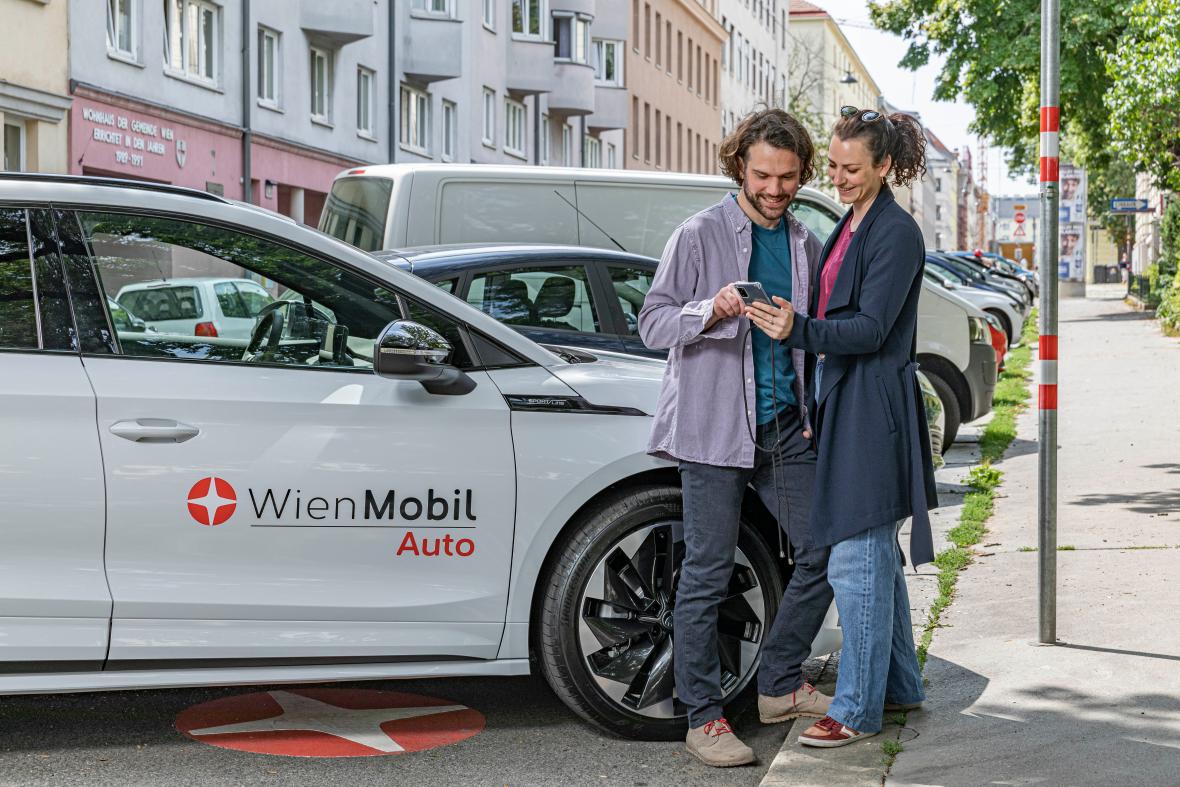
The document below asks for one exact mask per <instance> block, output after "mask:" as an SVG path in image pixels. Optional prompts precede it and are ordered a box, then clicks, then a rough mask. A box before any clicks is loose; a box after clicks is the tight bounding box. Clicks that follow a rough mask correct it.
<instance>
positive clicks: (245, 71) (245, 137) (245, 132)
mask: <svg viewBox="0 0 1180 787" xmlns="http://www.w3.org/2000/svg"><path fill="white" fill-rule="evenodd" d="M252 38H253V37H252V36H251V34H250V0H242V201H243V202H254V175H253V172H252V171H251V170H252V167H251V164H252V162H253V159H254V153H253V152H252V150H251V148H252V147H253V142H254V133H253V131H251V128H250V107H251V105H252V104H253V102H254V91H252V90H251V89H250V42H251V40H252Z"/></svg>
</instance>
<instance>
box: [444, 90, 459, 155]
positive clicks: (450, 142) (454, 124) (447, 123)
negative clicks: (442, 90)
mask: <svg viewBox="0 0 1180 787" xmlns="http://www.w3.org/2000/svg"><path fill="white" fill-rule="evenodd" d="M442 113H443V151H442V157H443V161H454V160H455V148H456V147H458V140H459V108H458V106H456V104H455V102H454V101H444V102H442Z"/></svg>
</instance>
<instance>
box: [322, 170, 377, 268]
mask: <svg viewBox="0 0 1180 787" xmlns="http://www.w3.org/2000/svg"><path fill="white" fill-rule="evenodd" d="M392 193H393V180H392V179H391V178H373V177H367V178H365V177H356V178H341V179H339V180H337V181H336V182H335V183H333V184H332V193H331V194H329V195H328V201H327V203H326V204H325V205H324V214H323V216H322V217H321V219H320V230H321V231H323V232H326V233H328V234H329V235H331V236H333V237H335V238H339V239H340V240H342V241H344V242H345V243H351V244H352V245H353V246H356V247H357V248H358V249H363V250H364V251H376V250H377V249H380V248H381V247H382V245H383V243H384V241H385V216H386V213H387V212H388V211H389V197H390V195H391V194H392Z"/></svg>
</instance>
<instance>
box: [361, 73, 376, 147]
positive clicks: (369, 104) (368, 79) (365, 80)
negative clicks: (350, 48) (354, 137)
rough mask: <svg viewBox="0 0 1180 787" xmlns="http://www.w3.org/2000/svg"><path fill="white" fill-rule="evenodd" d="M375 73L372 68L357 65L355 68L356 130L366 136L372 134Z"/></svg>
mask: <svg viewBox="0 0 1180 787" xmlns="http://www.w3.org/2000/svg"><path fill="white" fill-rule="evenodd" d="M376 86H377V75H376V73H374V72H373V70H372V69H368V68H365V67H364V66H358V67H357V70H356V130H357V133H359V134H363V135H365V136H366V137H371V136H373V115H374V112H373V108H374V105H375V104H376V103H377V99H376V92H377V91H376Z"/></svg>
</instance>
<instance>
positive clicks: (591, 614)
mask: <svg viewBox="0 0 1180 787" xmlns="http://www.w3.org/2000/svg"><path fill="white" fill-rule="evenodd" d="M681 505H682V504H681V495H680V489H679V487H675V486H648V487H638V488H633V489H627V490H624V491H622V492H620V493H619V494H618V495H616V496H614V497H612V498H609V499H606V500H603V501H602V502H601V503H600V504H599V505H596V506H595V507H594V510H593V511H591V512H589V513H588V514H586V515H584V516H583V518H582V519H581V521H579V522H577V523H576V524H575V526H574V527H573V528H571V529H570V531H569V532H568V533H567V535H566V536H565V537H564V538H563V540H562V541H561V543H559V544H557V545H556V546H555V549H554V552H553V554H552V556H551V561H550V565H549V566H548V568H547V570H546V572H545V573H544V575H543V576H542V579H541V585H540V588H539V594H538V601H537V609H536V610H535V614H536V615H537V616H538V617H537V621H538V623H537V626H536V628H535V630H534V631H535V637H536V641H535V642H534V652H535V654H536V656H537V660H538V662H539V664H540V667H541V674H543V675H544V676H545V679H546V680H547V681H548V682H549V685H550V686H551V687H552V688H553V691H554V693H556V694H557V696H558V697H559V698H560V699H561V700H562V702H564V703H565V704H566V705H568V706H569V707H570V709H571V710H573V711H574V712H575V713H577V714H578V715H579V716H581V717H582V718H584V719H586V720H587V721H589V722H591V723H592V724H594V725H596V726H598V727H600V728H602V729H603V730H606V731H607V732H610V733H612V734H614V735H619V736H622V737H625V738H635V739H641V740H677V739H681V740H682V739H683V738H684V735H685V732H686V731H687V727H688V722H687V716H686V713H685V709H684V706H683V705H681V704H680V703H679V701H677V700H674V699H673V678H672V659H671V646H672V639H671V638H672V634H671V610H672V607H673V604H674V601H675V586H676V583H677V581H678V580H679V576H680V574H679V572H680V562H681V559H682V558H683V554H684V546H683V544H682V543H674V542H673V541H672V535H671V534H672V527H673V525H674V524H676V525H678V524H679V522H680V519H681ZM741 528H742V529H741V532H740V534H739V537H738V549H739V551H740V552H741V553H742V554H743V555H744V558H745V562H746V563H747V565H744V566H743V565H740V564H738V565H735V568H734V579H733V580H731V591H733V592H734V595H733V596H731V597H730V599H729V600H727V601H726V602H725V603H724V605H723V613H722V617H723V619H724V618H726V616H727V615H729V616H730V617H729V618H728V619H729V621H730V622H731V623H732V624H734V626H733V627H732V628H733V629H734V630H737V629H741V630H742V631H743V632H744V634H745V636H741V637H738V636H734V635H732V634H724V633H723V634H722V635H721V645H722V649H723V651H724V653H725V654H726V655H728V657H729V658H728V661H727V659H726V656H725V655H723V659H722V672H723V676H725V675H728V676H729V684H730V685H729V686H728V691H727V693H726V696H725V702H726V703H727V707H729V708H731V709H732V710H731V712H734V711H737V710H738V705H737V704H735V700H736V701H737V702H738V703H742V702H743V701H744V702H748V701H749V700H750V699H751V696H750V695H752V691H747V689H752V688H753V685H754V680H753V678H754V675H755V673H756V671H757V670H756V667H755V665H756V664H757V658H758V653H759V651H760V649H761V646H760V644H758V645H756V646H753V645H754V643H760V641H761V637H762V633H763V632H764V631H765V630H766V629H767V628H769V625H770V621H772V620H773V619H774V614H775V613H776V612H777V611H778V605H779V601H780V599H781V598H782V579H781V577H780V575H779V570H778V567H777V564H776V561H775V559H774V555H773V554H772V552H771V550H770V548H769V547H768V546H767V545H766V542H765V541H764V540H763V539H762V538H761V537H760V536H759V535H758V533H757V532H756V531H755V529H754V527H753V526H752V525H751V524H750V523H748V522H746V521H743V522H742V525H741ZM641 534H645V535H641ZM629 537H630V538H629ZM636 544H639V546H636ZM626 549H633V551H632V554H631V555H630V556H628V555H627V553H626ZM669 555H671V560H670V561H668V560H667V559H666V558H667V557H668V556H669ZM661 561H662V562H661ZM628 569H631V570H633V571H634V573H628ZM636 569H638V570H636ZM608 571H609V572H610V573H609V575H608V573H607V572H608ZM600 572H601V573H600ZM645 573H646V574H648V575H649V576H650V580H649V581H646V582H644V581H643V577H644V574H645ZM608 576H609V578H610V584H609V586H608V584H607V583H608ZM624 577H625V578H626V579H627V580H639V581H640V582H641V588H642V592H641V593H639V594H638V595H636V594H634V593H630V592H629V591H628V595H626V596H624V594H623V592H621V590H620V589H619V588H620V585H619V584H618V582H620V581H622V579H623V578H624ZM600 578H601V579H602V588H603V590H602V592H601V593H600V594H598V595H602V596H603V597H604V598H603V599H595V598H592V597H591V596H592V594H593V593H594V591H593V590H592V588H591V586H590V583H591V580H594V581H595V583H596V584H597V581H598V579H600ZM628 587H630V586H628ZM742 588H744V590H741V592H737V591H738V590H739V589H742ZM756 589H757V590H760V592H753V591H755V590H756ZM645 595H646V596H648V597H649V598H650V599H659V600H658V601H656V602H655V603H654V604H652V605H651V606H649V607H647V608H646V610H645V611H644V612H635V611H633V610H629V609H627V608H626V607H627V606H631V607H635V608H637V607H639V606H642V605H643V603H644V602H643V599H642V597H643V596H645ZM751 596H752V597H753V598H754V599H755V601H754V603H749V599H750V598H751ZM607 599H611V600H613V602H614V603H610V602H608V601H607ZM759 599H760V601H761V604H762V614H761V619H760V620H759V619H758V611H757V601H758V600H759ZM616 604H617V606H616ZM727 608H728V610H729V611H728V612H726V609H727ZM641 618H642V619H641ZM751 624H752V625H751ZM583 637H585V639H583ZM751 640H752V641H751ZM583 641H587V642H589V643H590V645H589V647H593V648H598V649H597V650H593V651H591V652H589V653H585V652H583V645H582V643H583ZM743 641H744V642H747V643H748V644H747V646H746V647H744V648H743V646H742V644H741V643H742V642H743ZM751 646H753V647H751ZM751 651H752V656H750V653H751ZM645 654H646V655H645ZM735 654H736V655H735ZM748 658H749V659H750V660H749V661H747V659H748ZM592 663H593V664H594V666H592ZM747 663H748V665H749V666H748V671H747V670H746V667H745V665H747ZM727 664H729V665H740V666H738V668H737V673H739V674H736V675H735V673H734V672H733V671H728V672H727V669H726V667H727ZM632 668H633V669H632ZM595 670H598V672H597V673H596V672H595ZM628 675H630V676H631V677H630V679H629V680H627V679H626V678H627V676H628ZM613 676H619V677H622V678H624V679H622V680H617V679H615V677H613ZM723 679H724V678H723ZM608 688H614V689H615V690H616V694H618V695H621V696H618V697H612V696H611V695H610V694H608V693H607V689H608ZM743 695H744V696H743Z"/></svg>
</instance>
